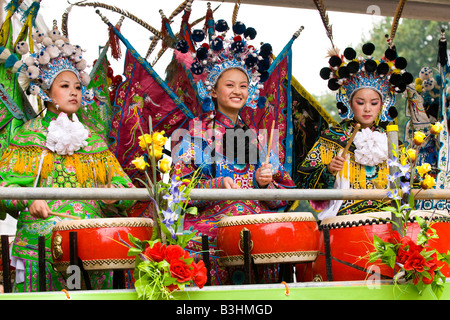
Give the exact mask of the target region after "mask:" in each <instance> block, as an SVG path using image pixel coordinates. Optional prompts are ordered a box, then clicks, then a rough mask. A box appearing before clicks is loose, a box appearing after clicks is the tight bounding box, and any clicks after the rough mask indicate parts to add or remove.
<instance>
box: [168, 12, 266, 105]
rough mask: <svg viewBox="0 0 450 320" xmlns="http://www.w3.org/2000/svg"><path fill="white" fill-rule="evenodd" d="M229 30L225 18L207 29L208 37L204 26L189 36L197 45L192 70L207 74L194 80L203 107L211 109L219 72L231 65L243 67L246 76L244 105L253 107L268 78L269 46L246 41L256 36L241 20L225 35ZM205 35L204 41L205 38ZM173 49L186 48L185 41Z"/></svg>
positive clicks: (231, 66)
mask: <svg viewBox="0 0 450 320" xmlns="http://www.w3.org/2000/svg"><path fill="white" fill-rule="evenodd" d="M228 30H229V27H228V24H227V22H226V21H225V20H222V19H221V20H217V21H216V22H215V23H214V24H211V27H210V28H209V29H208V37H207V35H206V34H205V32H204V31H203V30H200V29H197V30H193V32H192V39H193V40H194V41H195V42H196V43H197V44H199V45H200V46H199V48H197V49H196V51H195V53H194V54H193V56H194V61H193V63H192V65H191V68H190V70H191V72H192V73H193V74H195V75H201V74H206V79H205V81H199V82H198V83H197V88H198V93H199V96H200V98H201V99H202V101H203V105H202V109H203V111H210V110H212V109H213V104H212V102H211V90H212V89H213V88H214V86H215V85H216V83H217V80H218V79H219V77H220V75H221V74H222V73H223V72H224V71H226V70H228V69H232V68H237V69H240V70H242V71H243V72H244V73H245V74H246V75H247V77H248V80H249V95H248V100H247V105H248V106H251V107H253V108H255V107H256V105H257V102H258V98H259V91H260V90H261V89H262V88H263V84H262V83H263V82H264V81H265V80H267V78H268V73H267V70H268V69H269V67H270V64H271V55H272V47H271V45H270V44H268V43H265V44H263V45H262V46H261V48H260V50H259V51H258V50H257V49H256V48H255V47H254V46H252V45H250V44H249V43H248V42H249V41H250V40H253V39H254V38H255V37H256V30H255V29H254V28H251V27H250V28H247V27H246V26H245V24H243V23H242V22H235V23H234V25H233V27H232V31H233V34H234V36H232V37H227V36H226V33H227V31H228ZM206 38H208V40H206V41H205V42H204V40H205V39H206ZM176 49H177V50H179V51H180V52H182V53H186V52H187V51H188V48H187V43H186V41H185V40H181V41H179V42H178V43H177V45H176Z"/></svg>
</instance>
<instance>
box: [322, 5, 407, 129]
mask: <svg viewBox="0 0 450 320" xmlns="http://www.w3.org/2000/svg"><path fill="white" fill-rule="evenodd" d="M405 2H406V1H400V2H399V4H398V6H397V10H396V13H395V16H394V20H393V23H392V27H391V32H390V35H386V39H387V42H388V48H387V49H386V51H385V53H384V56H382V57H381V58H380V59H376V58H374V57H373V53H374V51H375V45H374V44H373V43H366V44H364V45H363V46H362V53H361V54H359V55H358V54H357V52H356V50H355V49H353V48H350V47H349V48H346V49H345V50H344V52H343V54H340V53H339V50H338V49H337V48H335V46H334V44H333V35H332V28H331V25H330V24H329V21H328V14H327V13H326V9H325V6H324V4H323V2H322V1H321V0H314V3H315V5H316V7H317V9H318V11H319V13H320V16H321V18H322V22H323V24H324V26H325V29H326V31H327V36H328V38H329V39H330V41H331V44H332V49H331V50H330V52H329V57H330V58H329V60H328V63H329V65H328V66H327V67H324V68H322V69H321V70H320V76H321V77H322V79H324V80H327V81H328V87H329V88H330V90H332V91H337V93H336V101H337V108H338V110H339V115H340V117H341V118H343V119H352V118H353V112H352V109H351V107H350V101H351V99H352V97H353V95H354V94H355V93H356V92H357V91H358V90H360V89H363V88H370V89H373V90H375V91H376V92H378V93H379V94H380V96H381V98H382V100H383V106H382V108H381V112H380V119H379V120H380V121H381V122H390V121H393V120H394V119H395V118H396V117H397V110H396V109H395V96H396V94H399V93H402V92H404V91H405V90H406V87H407V86H408V85H409V84H411V83H412V82H413V81H414V77H413V76H412V75H411V74H410V73H409V72H406V71H405V68H406V66H407V61H406V59H405V58H403V57H399V56H398V54H397V51H396V48H395V46H394V37H395V33H396V30H397V26H398V21H399V20H400V17H401V13H402V11H403V7H404V4H405Z"/></svg>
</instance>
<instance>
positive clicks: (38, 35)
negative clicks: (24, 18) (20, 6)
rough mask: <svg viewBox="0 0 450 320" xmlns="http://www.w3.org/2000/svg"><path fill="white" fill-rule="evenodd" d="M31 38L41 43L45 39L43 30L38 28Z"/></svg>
mask: <svg viewBox="0 0 450 320" xmlns="http://www.w3.org/2000/svg"><path fill="white" fill-rule="evenodd" d="M31 39H33V40H34V42H36V43H41V42H42V41H43V40H44V34H43V33H42V32H41V31H39V30H36V31H34V32H33V34H32V35H31Z"/></svg>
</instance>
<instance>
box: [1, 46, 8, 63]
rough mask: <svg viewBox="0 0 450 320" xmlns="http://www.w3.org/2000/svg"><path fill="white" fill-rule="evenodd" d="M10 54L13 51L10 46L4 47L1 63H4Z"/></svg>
mask: <svg viewBox="0 0 450 320" xmlns="http://www.w3.org/2000/svg"><path fill="white" fill-rule="evenodd" d="M10 55H11V52H10V51H9V50H8V48H4V49H3V51H2V52H1V53H0V63H4V62H5V61H6V59H8V57H9V56H10Z"/></svg>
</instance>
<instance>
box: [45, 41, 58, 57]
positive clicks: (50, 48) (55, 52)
mask: <svg viewBox="0 0 450 320" xmlns="http://www.w3.org/2000/svg"><path fill="white" fill-rule="evenodd" d="M47 52H48V54H49V56H50V59H54V58H56V57H58V56H59V54H60V53H61V51H60V50H59V49H58V47H57V46H55V45H54V44H52V45H51V46H48V47H47Z"/></svg>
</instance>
